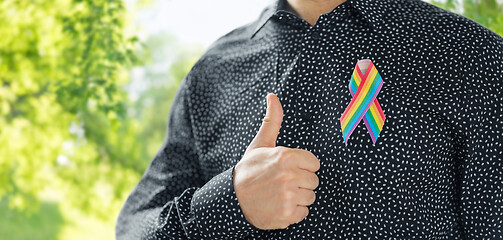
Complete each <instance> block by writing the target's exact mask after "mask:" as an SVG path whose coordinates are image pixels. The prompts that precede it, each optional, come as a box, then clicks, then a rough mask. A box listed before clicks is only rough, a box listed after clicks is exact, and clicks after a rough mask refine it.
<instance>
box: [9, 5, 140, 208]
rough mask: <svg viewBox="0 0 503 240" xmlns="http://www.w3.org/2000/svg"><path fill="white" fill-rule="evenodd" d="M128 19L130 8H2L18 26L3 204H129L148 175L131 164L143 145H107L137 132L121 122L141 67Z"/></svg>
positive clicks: (12, 46) (13, 30)
mask: <svg viewBox="0 0 503 240" xmlns="http://www.w3.org/2000/svg"><path fill="white" fill-rule="evenodd" d="M125 16H126V12H125V9H124V6H123V2H122V1H121V0H101V1H98V0H74V1H71V0H59V1H51V0H34V1H11V0H7V1H2V2H1V3H0V21H1V22H2V23H8V24H2V25H0V36H2V37H1V38H0V145H1V146H2V148H0V197H2V196H8V199H9V205H10V207H13V208H18V209H26V210H35V209H37V204H38V203H39V201H38V198H39V195H40V194H41V193H42V192H43V191H44V190H46V189H52V188H60V189H61V190H62V191H63V192H65V196H67V197H68V201H69V202H73V203H76V204H78V205H79V206H81V207H83V208H84V209H99V208H103V207H107V206H108V205H109V204H111V203H110V201H109V199H106V197H104V196H103V195H104V194H101V195H100V190H99V189H102V188H110V189H113V190H114V191H113V192H112V193H113V196H115V198H117V199H119V198H121V197H123V196H122V195H121V194H122V193H123V191H124V190H125V188H129V185H127V186H123V184H125V183H128V181H129V183H133V182H135V181H136V179H137V176H138V175H139V174H141V171H142V169H143V168H144V166H141V167H140V166H138V165H140V164H138V163H136V164H131V163H130V162H131V159H136V160H137V159H138V158H137V155H138V154H137V152H138V149H139V148H140V146H139V144H137V145H138V146H136V147H132V148H130V147H131V141H130V142H114V143H115V144H117V145H116V146H113V147H111V146H107V145H106V144H104V141H106V140H110V138H115V139H121V138H120V137H118V135H121V134H124V135H127V134H131V133H132V132H134V131H135V125H134V124H130V122H128V121H127V120H126V121H125V122H124V123H123V122H119V120H121V119H123V118H124V116H125V109H126V106H125V100H126V97H127V94H126V93H125V91H123V90H122V89H121V87H122V86H123V85H124V84H126V83H127V81H128V72H127V70H128V68H127V67H128V66H132V65H133V64H135V63H138V60H137V59H136V57H135V55H134V53H135V51H134V45H135V43H136V42H137V40H136V38H134V37H132V38H128V37H127V36H126V35H125V34H124V27H125V26H124V24H125V23H124V17H125ZM81 123H82V124H83V125H80V124H81ZM115 131H118V132H115ZM104 135H106V136H104ZM96 139H99V140H100V141H101V142H100V141H96ZM122 144H124V145H122ZM128 144H129V145H128ZM117 147H120V148H123V149H117ZM124 149H127V151H124V152H121V153H120V154H117V152H119V151H120V150H124ZM135 157H136V158H135ZM112 159H113V160H112ZM124 159H128V161H126V163H127V164H124V165H122V161H124ZM118 162H121V164H118ZM116 165H118V166H119V167H118V169H115V167H116ZM116 170H118V171H116ZM126 173H127V174H126ZM125 175H128V176H125ZM115 185H118V186H121V185H122V186H123V188H122V189H117V188H115ZM102 192H103V191H102ZM107 194H108V193H107ZM82 196H86V197H82ZM100 199H101V200H103V201H99V200H100ZM112 202H113V201H112ZM95 212H99V211H95ZM103 214H105V213H104V211H103Z"/></svg>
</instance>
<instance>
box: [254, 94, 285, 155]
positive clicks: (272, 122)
mask: <svg viewBox="0 0 503 240" xmlns="http://www.w3.org/2000/svg"><path fill="white" fill-rule="evenodd" d="M266 98H267V102H268V103H267V108H266V115H265V117H264V118H263V120H262V125H261V126H260V129H259V130H258V132H257V134H256V135H255V138H253V140H252V142H251V143H250V144H249V145H248V149H253V148H259V147H275V146H276V140H277V137H278V133H279V130H280V128H281V123H282V122H283V107H282V106H281V102H280V101H279V98H278V97H277V96H276V95H275V94H274V93H269V94H267V96H266ZM248 149H247V150H248Z"/></svg>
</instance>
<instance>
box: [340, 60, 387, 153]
mask: <svg viewBox="0 0 503 240" xmlns="http://www.w3.org/2000/svg"><path fill="white" fill-rule="evenodd" d="M382 84H383V80H382V78H381V75H380V74H379V72H378V71H377V68H376V67H375V65H374V63H372V61H371V60H370V59H362V60H359V61H358V62H357V63H356V67H355V69H354V70H353V74H352V75H351V80H350V82H349V92H350V93H351V96H352V97H353V98H352V99H351V102H350V103H349V105H348V106H347V107H346V110H344V113H342V116H341V117H340V122H341V128H342V136H343V138H344V143H346V144H347V142H348V139H349V136H351V134H352V133H353V131H354V130H355V128H356V126H357V125H358V123H360V121H361V120H362V119H363V121H364V122H365V126H366V127H367V130H368V132H369V134H370V137H371V138H372V142H373V143H374V144H375V142H376V141H377V138H378V137H379V134H380V133H381V130H382V127H383V125H384V120H385V119H386V117H385V116H384V113H383V111H382V108H381V105H379V102H378V101H377V94H379V91H380V90H381V87H382Z"/></svg>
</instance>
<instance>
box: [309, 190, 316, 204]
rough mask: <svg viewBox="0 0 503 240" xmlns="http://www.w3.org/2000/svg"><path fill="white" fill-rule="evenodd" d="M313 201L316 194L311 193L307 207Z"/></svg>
mask: <svg viewBox="0 0 503 240" xmlns="http://www.w3.org/2000/svg"><path fill="white" fill-rule="evenodd" d="M314 201H316V194H315V193H314V191H311V193H310V196H309V205H311V204H313V203H314Z"/></svg>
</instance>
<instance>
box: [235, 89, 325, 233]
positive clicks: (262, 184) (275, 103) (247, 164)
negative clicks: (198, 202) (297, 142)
mask: <svg viewBox="0 0 503 240" xmlns="http://www.w3.org/2000/svg"><path fill="white" fill-rule="evenodd" d="M282 122H283V107H282V106H281V103H280V101H279V99H278V97H277V96H276V95H275V94H272V93H270V94H268V95H267V110H266V115H265V117H264V119H263V121H262V126H260V129H259V131H258V132H257V135H255V138H254V139H253V140H252V142H251V143H250V144H249V145H248V148H247V149H246V151H245V153H244V154H243V157H242V158H241V160H240V161H239V162H238V163H237V164H236V166H235V168H234V190H235V192H236V196H237V198H238V201H239V204H240V206H241V210H242V211H243V213H244V215H245V217H246V219H247V220H248V222H249V223H250V224H252V225H254V226H255V227H257V228H260V229H280V228H286V227H288V226H289V225H291V224H294V223H298V222H300V221H302V220H303V219H304V218H305V217H306V216H307V215H308V214H309V210H308V208H307V206H309V205H311V204H313V203H314V201H315V199H316V196H315V193H314V191H313V190H314V189H316V188H317V187H318V184H319V180H318V176H317V175H316V174H315V172H316V171H318V170H319V168H320V162H319V160H318V158H316V156H315V155H314V154H313V153H311V152H309V151H307V150H303V149H298V148H288V147H283V146H276V140H277V137H278V133H279V130H280V127H281V123H282Z"/></svg>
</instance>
